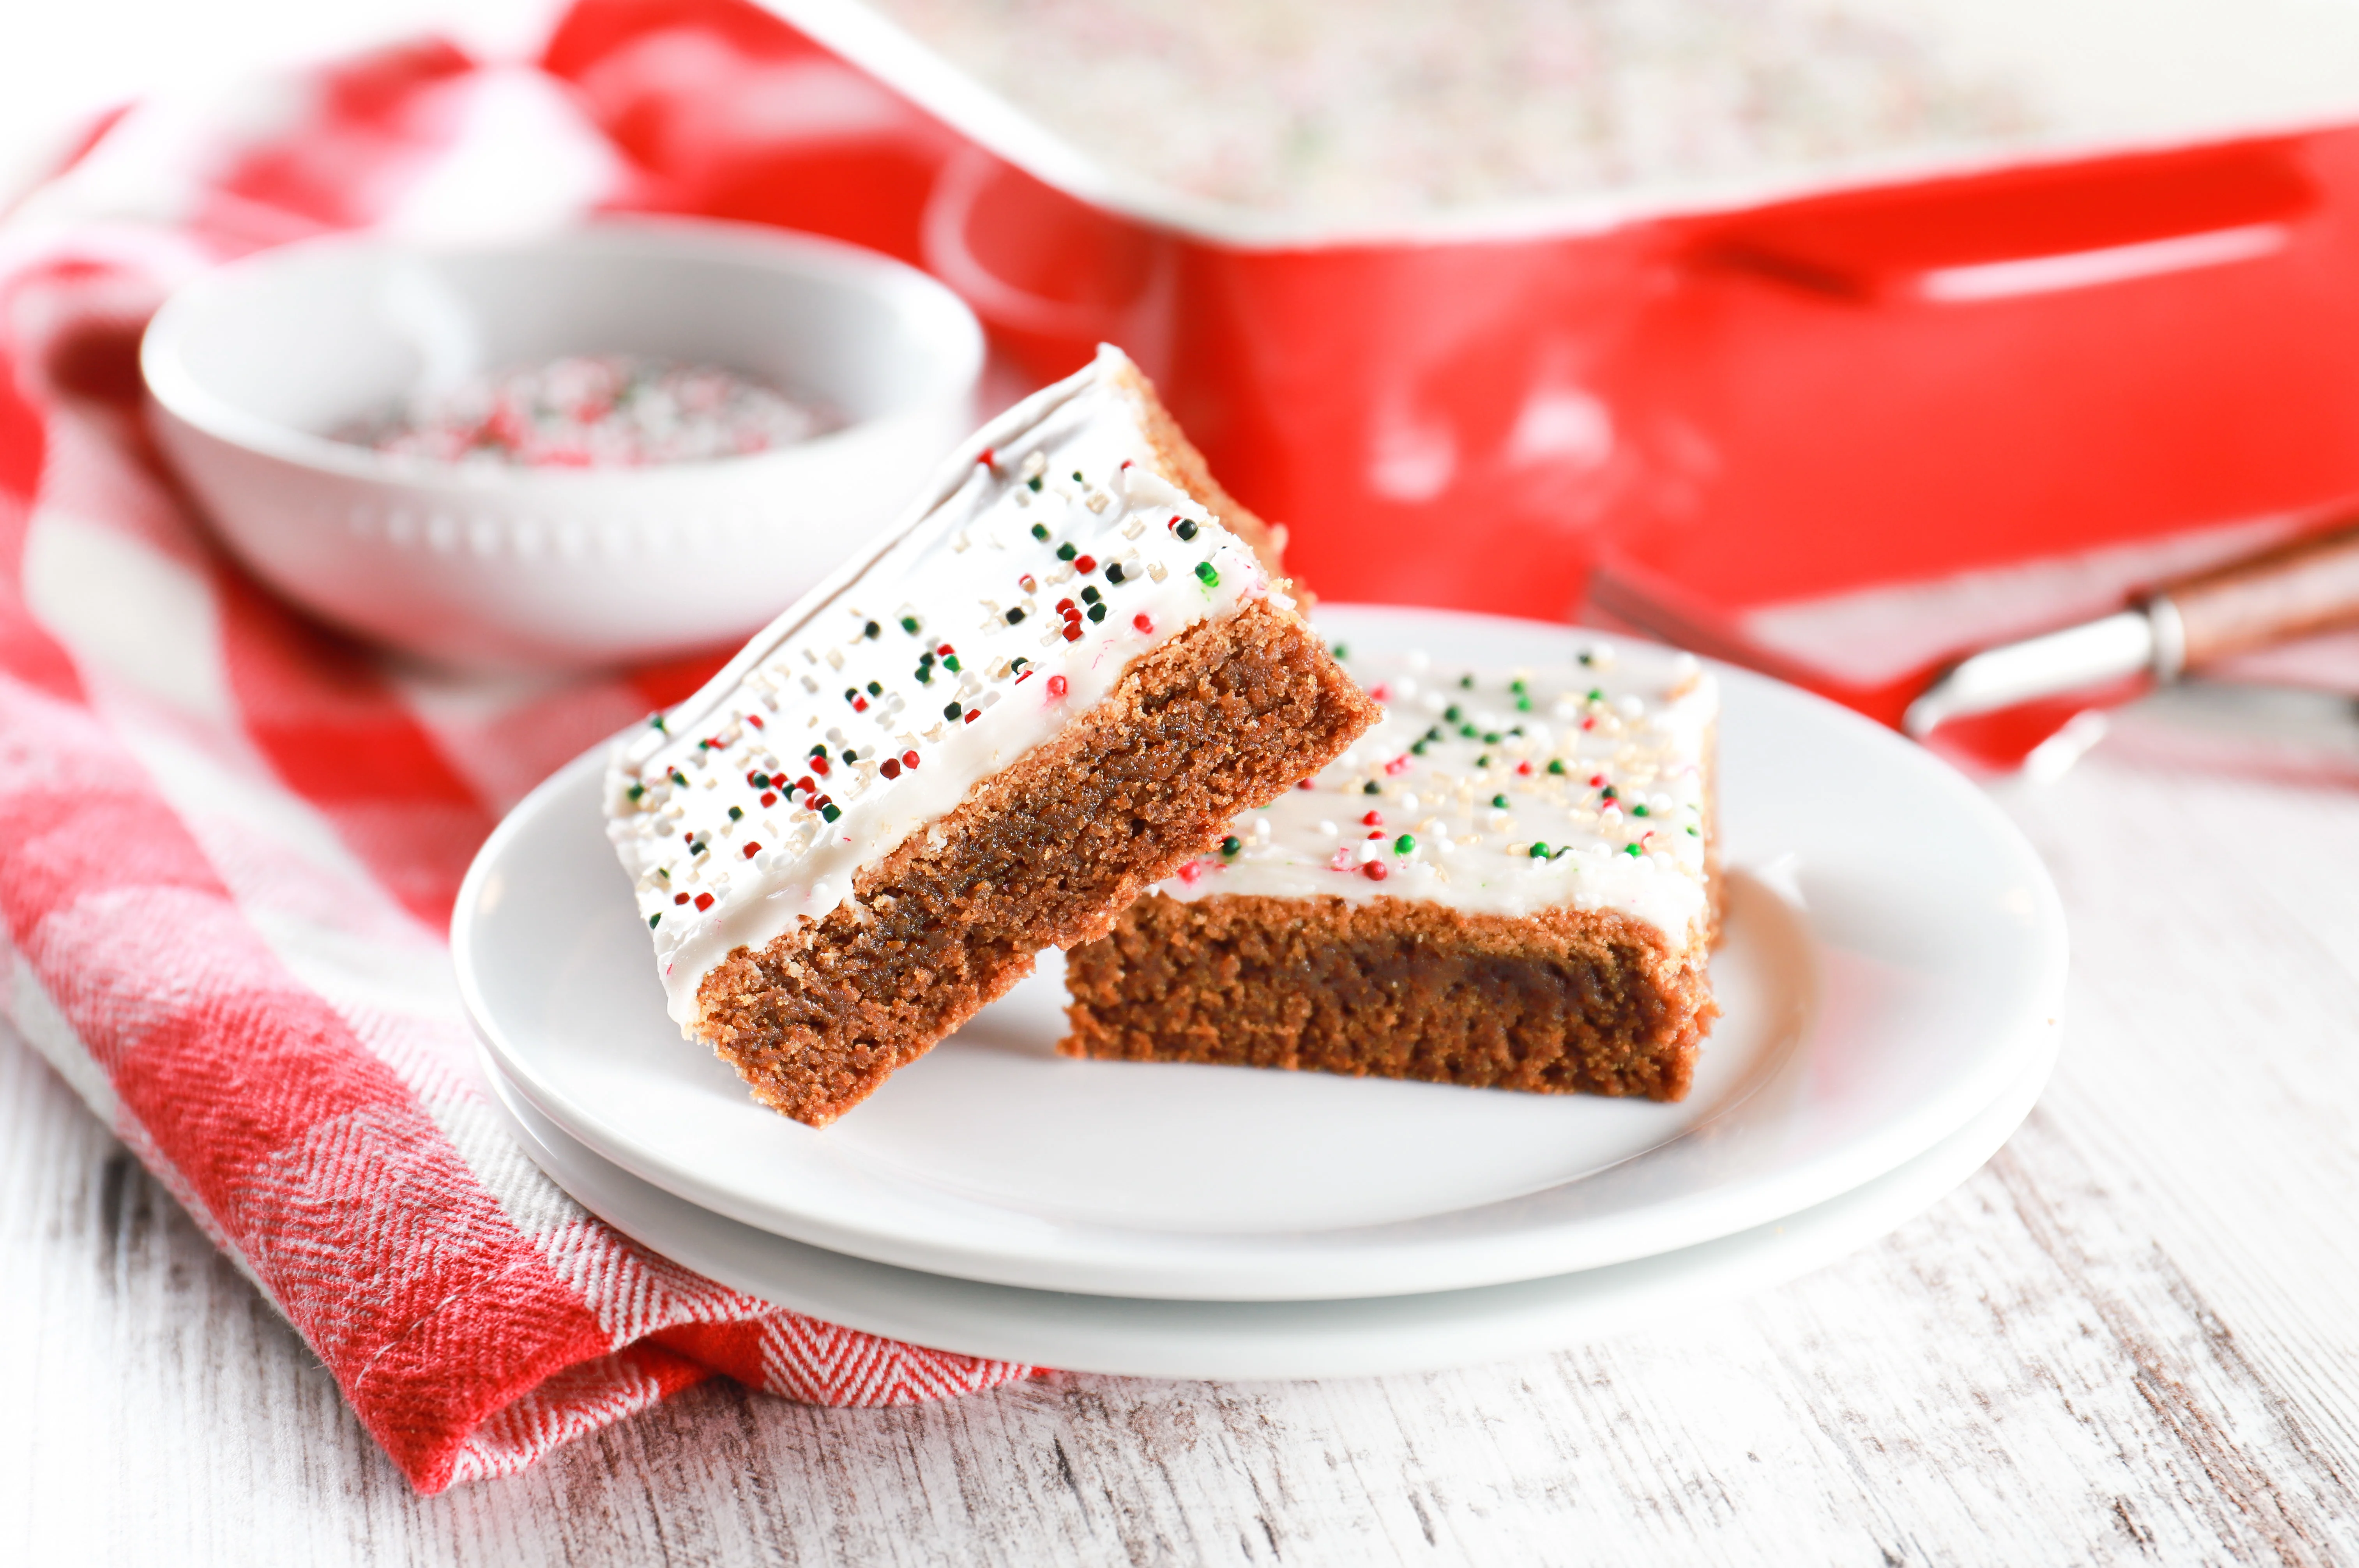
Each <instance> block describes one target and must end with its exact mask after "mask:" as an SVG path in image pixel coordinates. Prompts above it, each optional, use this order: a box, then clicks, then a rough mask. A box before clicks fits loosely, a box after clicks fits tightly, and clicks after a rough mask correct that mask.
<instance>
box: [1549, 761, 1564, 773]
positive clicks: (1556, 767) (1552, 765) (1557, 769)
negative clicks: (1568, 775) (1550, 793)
mask: <svg viewBox="0 0 2359 1568" xmlns="http://www.w3.org/2000/svg"><path fill="white" fill-rule="evenodd" d="M1549 772H1550V773H1553V774H1555V775H1556V776H1557V777H1559V778H1562V777H1563V776H1564V758H1562V757H1556V758H1554V759H1552V760H1551V761H1550V762H1549Z"/></svg>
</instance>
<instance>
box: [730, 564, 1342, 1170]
mask: <svg viewBox="0 0 2359 1568" xmlns="http://www.w3.org/2000/svg"><path fill="white" fill-rule="evenodd" d="M1376 715H1377V709H1376V707H1375V703H1373V702H1370V701H1369V700H1368V698H1367V697H1366V695H1365V694H1364V693H1363V692H1362V691H1360V690H1359V688H1358V687H1357V686H1356V685H1354V684H1353V682H1352V680H1351V677H1350V676H1348V675H1346V674H1345V673H1344V672H1343V669H1342V668H1341V667H1340V666H1338V665H1337V664H1336V663H1335V662H1334V660H1333V659H1331V658H1329V657H1328V655H1327V652H1326V650H1325V648H1323V647H1321V644H1320V642H1319V640H1318V638H1317V637H1316V636H1315V635H1314V634H1313V633H1312V632H1311V630H1310V627H1309V626H1307V625H1306V624H1305V623H1304V622H1303V621H1302V619H1301V618H1300V617H1299V616H1298V615H1294V614H1292V613H1291V612H1289V611H1286V610H1282V609H1280V608H1278V607H1277V606H1276V605H1274V604H1270V603H1269V602H1268V601H1267V600H1266V599H1257V600H1254V601H1252V602H1250V603H1249V604H1246V605H1245V607H1244V608H1243V609H1241V610H1240V611H1239V612H1238V613H1237V614H1236V615H1234V616H1232V617H1230V618H1228V619H1226V620H1222V621H1210V622H1205V623H1202V624H1200V625H1198V626H1194V627H1191V628H1190V630H1188V631H1187V632H1185V633H1183V634H1181V635H1180V636H1179V637H1174V638H1173V639H1172V640H1171V641H1169V642H1168V643H1166V644H1164V645H1163V646H1162V647H1160V648H1155V649H1153V650H1152V651H1150V652H1148V653H1147V654H1144V655H1142V656H1141V657H1140V658H1139V659H1136V660H1135V661H1134V662H1133V663H1132V665H1131V667H1130V668H1129V669H1128V670H1125V672H1124V674H1123V676H1122V679H1121V680H1120V681H1117V682H1116V684H1115V686H1114V690H1113V691H1111V692H1109V693H1108V694H1107V696H1106V697H1105V699H1104V700H1103V701H1102V702H1098V703H1097V704H1095V705H1094V706H1093V707H1092V708H1090V709H1089V710H1087V711H1086V712H1084V713H1080V714H1077V715H1075V717H1074V719H1073V721H1072V722H1071V724H1068V725H1067V726H1066V727H1065V728H1064V729H1063V730H1062V731H1060V733H1059V734H1058V735H1057V736H1056V737H1055V738H1053V739H1052V740H1050V741H1049V742H1047V743H1046V744H1044V745H1042V746H1038V747H1035V748H1034V749H1033V750H1032V751H1030V752H1028V753H1027V754H1026V755H1024V756H1023V757H1018V758H1017V759H1016V761H1014V762H1013V763H1011V764H1009V765H1008V766H1007V767H1006V768H1002V769H1000V770H999V771H998V772H996V773H995V774H993V775H991V776H990V777H989V778H986V779H984V780H983V781H982V782H981V783H980V784H978V785H977V786H976V788H975V789H974V790H973V792H972V793H971V794H970V795H969V796H968V798H967V799H966V800H964V801H963V802H962V803H961V805H960V806H959V807H958V809H957V810H956V811H952V812H951V814H950V815H949V816H947V817H945V818H943V819H941V820H940V821H939V822H936V823H934V824H933V825H932V827H931V828H929V829H928V830H925V831H921V832H919V833H912V834H911V835H910V836H909V837H908V839H906V840H905V841H903V843H901V844H899V845H898V846H897V847H896V848H895V849H894V850H892V851H891V852H890V853H889V854H887V855H886V856H885V857H884V858H883V859H882V860H880V861H878V862H877V863H875V865H873V866H869V867H867V868H866V869H865V870H864V871H862V872H861V873H859V874H858V875H857V876H856V877H854V879H853V897H852V898H850V899H849V900H847V901H846V902H845V903H844V904H843V905H842V906H841V907H839V908H838V909H835V910H834V911H832V913H830V914H829V915H827V916H826V917H825V918H824V919H821V920H816V921H814V920H809V919H806V920H802V921H801V922H800V923H799V925H798V926H797V927H796V929H794V930H793V931H788V932H786V933H784V934H782V935H780V936H779V937H777V939H775V940H773V941H772V942H769V943H767V944H766V946H764V947H763V948H762V949H761V950H760V951H759V952H758V953H756V952H754V951H752V950H750V949H748V948H743V947H741V948H739V949H737V950H736V951H734V953H730V954H729V956H728V957H727V958H725V959H724V960H723V961H722V963H721V964H718V965H716V966H715V967H714V968H713V970H712V972H711V973H710V974H708V975H706V976H705V977H704V979H703V980H702V981H701V983H700V985H699V986H698V989H697V1002H698V1009H699V1017H698V1020H697V1024H696V1026H695V1032H696V1033H697V1035H698V1037H699V1038H701V1039H702V1040H705V1041H706V1042H707V1043H708V1044H710V1045H712V1048H713V1050H714V1051H716V1052H717V1053H718V1054H719V1055H720V1056H721V1058H722V1059H723V1061H725V1062H729V1063H730V1064H731V1065H732V1066H733V1067H734V1068H735V1069H736V1070H737V1072H738V1073H739V1074H740V1075H741V1076H742V1077H743V1078H744V1079H745V1082H746V1084H747V1086H748V1087H749V1088H750V1089H751V1090H752V1091H753V1094H754V1097H755V1098H756V1099H757V1100H759V1101H761V1102H762V1103H764V1104H765V1105H769V1106H771V1107H772V1108H773V1109H776V1110H778V1111H780V1112H783V1113H784V1114H786V1115H788V1116H793V1117H795V1118H796V1119H797V1120H799V1121H803V1122H808V1123H810V1124H811V1125H812V1126H823V1125H825V1124H826V1123H827V1122H830V1121H832V1120H833V1119H835V1118H836V1117H837V1116H842V1115H843V1113H844V1112H845V1111H847V1110H849V1109H851V1108H852V1106H853V1105H857V1104H858V1103H859V1102H860V1101H861V1100H863V1099H864V1098H866V1097H867V1096H868V1095H869V1094H872V1093H874V1092H875V1089H876V1087H877V1086H878V1085H879V1084H881V1083H883V1082H884V1081H885V1079H886V1077H888V1076H889V1075H890V1074H891V1073H893V1072H894V1071H896V1070H897V1069H898V1068H900V1067H902V1066H904V1065H906V1064H907V1063H908V1062H912V1061H914V1060H916V1058H918V1057H919V1056H920V1055H922V1054H923V1053H924V1052H925V1051H928V1050H929V1049H930V1048H931V1047H932V1046H933V1045H934V1043H935V1042H936V1041H938V1040H940V1039H941V1038H942V1037H943V1036H944V1035H946V1034H948V1033H950V1032H951V1030H952V1029H956V1028H957V1027H958V1026H959V1025H960V1024H962V1023H963V1022H965V1021H966V1020H967V1019H968V1018H971V1017H973V1015H974V1013H975V1012H976V1011H977V1010H978V1009H979V1008H981V1007H983V1006H984V1004H985V1003H988V1002H990V1001H991V1000H993V999H994V998H995V997H997V996H1000V995H1002V994H1003V993H1005V992H1006V990H1007V989H1008V987H1009V986H1011V985H1015V984H1016V981H1017V980H1019V979H1021V978H1022V977H1023V976H1024V975H1027V974H1029V973H1030V972H1031V969H1032V965H1033V959H1034V955H1035V954H1036V953H1038V951H1039V950H1040V949H1042V948H1044V947H1071V946H1073V945H1075V944H1077V943H1080V942H1086V941H1089V940H1091V939H1092V938H1093V937H1097V936H1100V935H1102V934H1103V933H1104V932H1105V931H1108V930H1110V929H1111V928H1112V926H1113V924H1114V920H1115V918H1116V916H1117V915H1118V914H1119V912H1120V911H1121V910H1122V909H1123V908H1124V907H1125V906H1126V905H1128V904H1130V903H1131V902H1132V901H1133V900H1135V899H1136V898H1137V897H1138V895H1139V894H1140V893H1141V892H1143V891H1144V890H1146V889H1147V887H1150V886H1152V885H1153V884H1154V883H1155V882H1157V881H1158V880H1160V879H1161V878H1163V877H1168V876H1169V875H1171V874H1172V873H1173V872H1175V871H1177V870H1178V869H1179V867H1180V866H1181V865H1182V864H1183V863H1185V862H1186V861H1188V860H1189V859H1190V858H1192V857H1193V856H1195V855H1201V854H1203V853H1206V852H1207V851H1209V850H1211V849H1212V847H1213V846H1214V845H1216V844H1219V842H1220V840H1221V837H1222V835H1223V833H1225V832H1226V831H1227V826H1228V823H1229V822H1230V821H1231V819H1232V818H1234V816H1235V815H1236V814H1237V813H1238V812H1239V811H1247V810H1251V809H1252V808H1254V807H1256V806H1258V805H1261V804H1263V803H1266V801H1268V800H1272V799H1274V798H1275V797H1276V796H1277V795H1278V794H1279V793H1280V792H1282V791H1284V790H1286V789H1290V788H1292V787H1293V785H1294V784H1295V782H1296V781H1297V780H1299V779H1305V778H1308V777H1310V775H1312V774H1314V773H1316V772H1317V771H1318V770H1319V769H1320V768H1323V767H1325V766H1326V764H1327V763H1328V762H1330V761H1332V759H1333V758H1334V757H1336V756H1337V755H1338V754H1340V753H1341V752H1342V751H1343V748H1344V747H1345V746H1348V745H1350V744H1351V742H1352V741H1353V739H1354V738H1356V737H1357V736H1358V735H1360V734H1361V733H1362V732H1363V731H1364V730H1365V729H1366V728H1367V727H1368V726H1369V725H1370V724H1373V723H1374V722H1375V718H1376Z"/></svg>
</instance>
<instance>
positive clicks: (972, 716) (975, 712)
mask: <svg viewBox="0 0 2359 1568" xmlns="http://www.w3.org/2000/svg"><path fill="white" fill-rule="evenodd" d="M981 717H983V710H982V709H981V708H969V709H968V710H967V711H966V722H967V723H968V724H973V723H974V721H975V720H977V719H979V718H981Z"/></svg>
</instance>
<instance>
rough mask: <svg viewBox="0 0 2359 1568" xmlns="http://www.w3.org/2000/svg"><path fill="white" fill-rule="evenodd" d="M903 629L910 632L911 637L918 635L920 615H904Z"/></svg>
mask: <svg viewBox="0 0 2359 1568" xmlns="http://www.w3.org/2000/svg"><path fill="white" fill-rule="evenodd" d="M901 629H902V630H903V631H905V632H908V634H909V635H910V636H911V637H916V636H917V635H918V617H917V616H915V615H904V616H902V617H901Z"/></svg>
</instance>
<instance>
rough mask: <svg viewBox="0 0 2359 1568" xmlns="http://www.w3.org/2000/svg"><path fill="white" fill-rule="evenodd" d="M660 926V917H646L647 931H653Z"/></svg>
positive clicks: (661, 921) (661, 918)
mask: <svg viewBox="0 0 2359 1568" xmlns="http://www.w3.org/2000/svg"><path fill="white" fill-rule="evenodd" d="M661 924H663V917H662V916H661V915H649V916H648V917H647V930H649V931H653V930H655V929H656V927H658V926H659V925H661Z"/></svg>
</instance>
